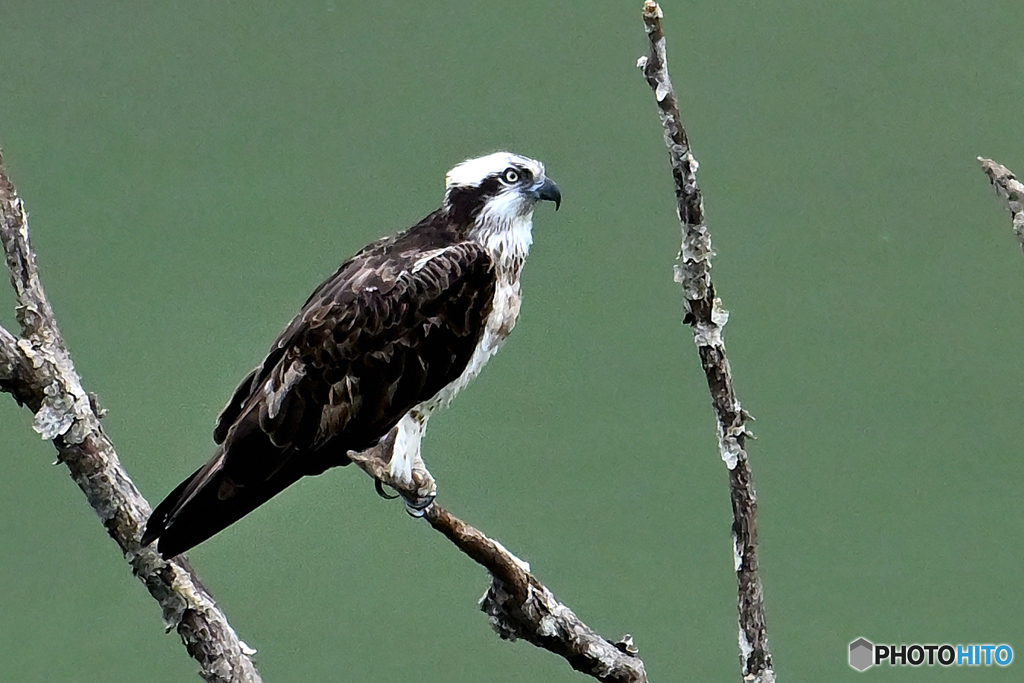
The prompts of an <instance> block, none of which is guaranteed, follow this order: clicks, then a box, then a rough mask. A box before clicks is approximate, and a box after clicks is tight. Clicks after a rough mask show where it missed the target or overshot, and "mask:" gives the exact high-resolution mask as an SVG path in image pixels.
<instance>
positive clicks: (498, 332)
mask: <svg viewBox="0 0 1024 683" xmlns="http://www.w3.org/2000/svg"><path fill="white" fill-rule="evenodd" d="M519 304H520V296H519V282H518V280H516V281H513V280H512V278H510V277H499V278H498V281H497V283H496V285H495V290H494V300H493V302H492V304H491V313H490V315H488V316H487V322H486V323H485V324H484V333H483V337H481V339H480V343H479V344H477V347H476V349H475V350H474V351H473V355H472V357H471V358H470V359H469V363H468V364H467V365H466V369H465V370H463V371H462V374H461V375H459V377H458V379H456V380H455V381H454V382H451V383H450V384H448V385H447V386H446V387H444V388H443V389H441V391H439V392H437V393H436V394H435V395H434V396H433V398H430V399H428V400H426V401H424V402H422V403H420V404H419V405H417V406H416V407H415V408H413V409H412V410H410V411H409V412H408V413H406V414H405V416H404V417H403V418H402V419H401V420H400V421H399V422H398V425H396V427H395V430H396V432H395V446H394V450H393V452H392V456H391V463H390V468H391V475H392V476H393V477H395V478H397V479H398V480H399V481H403V482H411V481H413V479H412V472H413V470H414V469H416V467H421V468H423V469H424V471H426V469H425V468H424V467H423V460H422V458H421V457H420V440H421V439H422V438H423V435H424V433H425V432H426V430H427V419H428V418H429V417H430V414H431V413H432V412H434V410H436V409H437V408H440V407H442V406H447V405H448V404H449V403H450V402H451V400H452V399H453V398H455V395H456V394H458V393H459V392H460V391H461V390H462V388H463V387H464V386H466V385H467V384H469V382H470V380H472V379H473V378H474V377H476V376H477V375H478V374H479V373H480V370H482V369H483V367H484V365H486V364H487V361H489V360H490V359H491V356H493V355H494V354H495V353H497V352H498V349H500V348H501V346H502V344H504V343H505V340H506V339H507V338H508V335H509V333H510V332H511V331H512V328H513V327H515V324H516V320H517V319H518V318H519Z"/></svg>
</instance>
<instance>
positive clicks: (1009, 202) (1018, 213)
mask: <svg viewBox="0 0 1024 683" xmlns="http://www.w3.org/2000/svg"><path fill="white" fill-rule="evenodd" d="M978 162H979V163H981V170H983V171H984V172H985V174H986V175H987V176H988V179H989V180H990V181H991V182H992V186H993V187H994V188H996V194H998V195H999V196H1000V197H1002V199H1003V201H1005V202H1006V206H1007V208H1008V209H1010V215H1011V217H1012V220H1013V232H1014V234H1015V235H1017V240H1018V241H1019V242H1020V246H1021V249H1024V184H1022V183H1021V182H1020V181H1019V180H1017V177H1016V176H1015V175H1013V173H1012V172H1011V171H1010V169H1008V168H1006V167H1005V166H1003V165H1001V164H997V163H996V162H994V161H992V160H991V159H986V158H985V157H978Z"/></svg>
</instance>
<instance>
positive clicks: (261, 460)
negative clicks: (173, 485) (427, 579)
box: [143, 233, 495, 557]
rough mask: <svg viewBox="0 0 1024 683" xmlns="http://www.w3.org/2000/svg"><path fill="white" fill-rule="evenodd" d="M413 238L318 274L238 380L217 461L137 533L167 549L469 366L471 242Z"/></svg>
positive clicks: (209, 531)
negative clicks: (318, 281) (259, 359)
mask: <svg viewBox="0 0 1024 683" xmlns="http://www.w3.org/2000/svg"><path fill="white" fill-rule="evenodd" d="M430 247H431V245H429V244H427V245H424V244H416V243H415V242H413V241H412V237H410V233H405V234H404V235H402V236H399V237H397V238H389V239H387V240H382V241H380V242H378V243H375V244H373V245H370V246H369V247H367V248H366V249H364V250H363V251H362V252H360V253H359V254H357V255H356V256H355V257H353V258H352V259H351V260H349V261H347V262H346V263H344V264H343V265H342V266H341V268H339V269H338V271H337V272H336V273H335V274H334V275H333V276H331V277H330V278H329V279H328V280H326V281H325V282H324V283H323V284H322V285H320V287H318V288H317V290H316V291H315V292H314V293H313V294H312V295H311V296H310V298H309V299H308V300H307V301H306V304H305V306H303V308H302V310H301V311H300V313H299V314H298V315H297V316H296V317H295V319H294V320H292V322H291V323H290V324H289V325H288V327H287V328H286V329H285V331H284V332H283V333H282V334H281V336H280V337H279V338H278V339H277V341H276V342H275V343H274V344H273V346H272V347H271V349H270V352H269V354H268V355H267V357H266V359H265V360H264V361H263V363H261V364H260V365H259V367H257V368H256V369H255V370H253V371H252V372H251V373H250V374H249V375H248V376H247V377H246V378H245V379H244V380H243V381H242V383H241V384H240V385H239V387H238V389H237V390H236V391H235V393H234V395H233V396H232V398H231V400H230V401H229V402H228V404H227V406H226V407H225V408H224V410H223V412H222V413H221V415H220V418H219V419H218V422H217V426H216V429H215V431H214V441H215V442H216V443H217V444H218V448H217V450H216V452H215V453H214V455H213V457H212V458H211V459H210V460H209V462H207V463H206V464H205V465H204V466H203V467H201V468H200V469H199V470H197V471H196V472H195V473H194V474H193V475H192V476H191V477H189V479H187V480H186V481H184V482H182V484H181V485H179V486H178V488H177V489H175V491H173V492H172V493H171V494H170V495H169V496H168V497H167V498H166V499H165V500H164V501H163V502H162V503H161V504H160V505H159V506H158V507H157V509H156V510H155V511H154V513H153V515H152V516H151V517H150V520H149V523H148V525H147V527H146V533H145V535H144V537H143V541H144V542H150V541H152V540H155V539H157V538H159V539H160V546H159V547H160V552H161V553H162V554H163V555H164V556H168V557H169V556H172V555H176V554H178V553H180V552H183V551H184V550H187V549H188V548H190V547H192V546H193V545H195V544H196V543H199V542H201V541H203V540H205V539H206V538H209V537H210V536H212V535H213V534H214V533H216V532H217V531H220V530H221V529H223V528H224V527H226V526H227V525H229V524H231V523H232V522H234V521H236V520H237V519H239V518H241V517H242V516H244V515H245V514H247V513H249V512H250V511H252V510H253V509H255V508H256V507H258V506H259V505H261V504H262V503H264V502H265V501H266V500H268V499H269V498H271V497H272V496H274V495H276V494H277V493H279V492H280V491H281V490H283V489H284V488H285V487H287V486H288V485H290V484H291V483H293V482H294V481H296V480H297V479H299V478H300V477H301V476H303V475H307V474H319V473H320V472H322V471H324V470H325V469H327V468H328V467H332V466H335V465H344V464H347V463H348V462H349V460H348V457H347V455H346V454H347V453H348V452H349V451H350V450H355V451H359V450H364V449H366V448H369V447H370V446H372V445H374V444H375V443H376V442H377V441H378V440H379V439H380V438H381V437H383V436H384V435H386V434H387V433H388V431H389V430H390V429H391V428H392V427H393V426H394V425H395V424H397V423H398V421H399V420H400V419H401V418H402V416H403V415H405V413H406V412H408V411H409V409H410V408H412V407H414V406H415V405H417V404H418V403H420V402H422V401H425V400H427V399H429V398H431V397H432V396H434V395H435V394H436V393H437V392H438V391H440V390H441V389H442V388H443V387H444V386H446V385H447V384H448V383H450V382H452V381H453V380H455V379H456V378H458V376H459V375H460V374H462V372H463V370H464V369H465V368H466V365H467V363H468V361H469V359H470V357H471V356H472V354H473V350H474V349H475V347H476V345H477V343H478V342H479V340H480V336H481V334H482V331H483V327H484V321H485V320H486V318H487V315H488V314H489V312H490V306H491V300H492V299H493V295H494V280H495V275H494V264H493V262H492V261H491V259H490V256H489V255H488V254H487V253H486V252H485V251H484V250H483V249H482V248H480V247H479V246H477V245H475V244H471V243H457V244H454V245H449V246H439V247H433V248H430Z"/></svg>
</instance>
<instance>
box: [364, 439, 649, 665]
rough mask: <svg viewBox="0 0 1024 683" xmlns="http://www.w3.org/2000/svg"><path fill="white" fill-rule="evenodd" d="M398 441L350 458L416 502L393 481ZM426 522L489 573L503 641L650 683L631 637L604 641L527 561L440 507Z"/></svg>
mask: <svg viewBox="0 0 1024 683" xmlns="http://www.w3.org/2000/svg"><path fill="white" fill-rule="evenodd" d="M394 439H395V431H394V430H392V432H391V433H390V434H389V435H388V437H387V438H386V439H385V440H384V441H383V442H382V443H381V444H380V445H379V446H376V447H374V448H371V449H370V450H368V451H364V452H362V453H356V452H349V457H350V458H351V459H352V461H353V462H354V463H356V464H357V465H358V466H359V467H361V468H362V469H363V471H364V472H366V473H367V474H369V475H370V476H371V477H373V478H374V479H375V480H376V481H377V482H380V483H381V484H384V485H385V486H388V487H390V488H393V489H394V490H396V491H398V492H399V493H402V494H403V495H405V496H406V497H408V498H416V497H417V496H418V493H417V490H416V484H412V485H404V486H403V484H402V483H401V482H398V481H396V480H395V479H393V478H392V477H391V473H390V469H389V467H388V463H389V462H390V460H391V452H392V449H393V447H394ZM423 517H424V519H426V520H427V522H428V523H429V524H430V526H432V527H434V529H436V530H437V531H440V532H441V533H442V534H444V536H445V538H447V539H448V540H449V541H451V542H452V543H454V544H455V546H456V547H457V548H458V549H459V550H461V551H462V552H463V553H465V554H466V555H468V556H469V557H470V558H471V559H472V560H474V561H475V562H477V563H478V564H479V565H481V566H482V567H483V568H484V569H486V570H487V571H488V572H489V573H490V575H491V585H490V587H489V588H488V589H487V592H486V593H485V594H484V596H483V597H482V598H481V599H480V609H481V610H483V611H484V612H485V613H486V614H487V616H488V617H490V620H491V628H493V629H494V631H495V632H496V633H497V634H498V635H499V636H500V637H501V638H503V639H505V640H516V639H518V638H522V639H524V640H526V641H529V642H530V643H533V644H534V645H536V646H537V647H539V648H543V649H545V650H548V651H549V652H553V653H555V654H556V655H558V656H560V657H563V658H564V659H565V660H566V661H567V662H569V665H570V666H571V667H572V668H574V669H576V670H577V671H580V672H582V673H585V674H587V675H589V676H593V677H594V678H596V679H597V680H599V681H608V683H646V681H647V673H646V671H645V670H644V663H643V662H642V661H641V660H640V658H639V657H637V656H636V655H637V649H636V646H635V645H634V644H633V638H632V637H631V636H630V635H629V634H626V635H625V636H623V637H622V639H621V640H619V641H618V642H615V643H613V642H611V641H609V640H606V639H604V638H602V637H601V636H600V635H598V634H597V633H595V632H594V631H593V630H592V629H591V628H590V627H589V626H587V625H586V624H584V623H583V622H582V621H580V619H579V617H577V616H576V615H575V614H574V613H573V611H572V610H571V609H569V608H568V607H566V606H565V605H564V604H563V603H561V602H559V601H558V599H557V598H555V596H554V595H553V594H552V593H551V591H550V590H548V589H547V587H545V586H544V584H542V583H541V582H540V581H538V580H537V579H536V578H535V577H534V576H533V574H531V573H530V566H529V565H528V564H527V563H526V562H524V561H522V560H520V559H519V558H518V557H516V556H515V555H513V554H512V553H510V552H509V551H508V550H506V549H505V547H504V546H503V545H501V543H499V542H497V541H495V540H493V539H490V538H488V537H487V536H485V535H484V534H483V533H481V532H480V531H478V530H477V529H475V528H473V527H471V526H470V525H469V524H466V523H465V522H463V521H462V520H460V519H459V518H457V517H455V516H454V515H452V514H451V513H449V512H448V511H447V510H445V509H443V508H442V507H441V506H440V505H438V504H437V503H434V504H432V505H430V507H428V508H427V509H426V510H425V511H424V515H423Z"/></svg>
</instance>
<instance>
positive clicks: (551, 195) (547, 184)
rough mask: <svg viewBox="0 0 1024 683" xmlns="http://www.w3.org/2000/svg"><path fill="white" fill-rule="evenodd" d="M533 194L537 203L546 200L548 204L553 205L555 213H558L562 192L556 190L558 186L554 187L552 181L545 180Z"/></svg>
mask: <svg viewBox="0 0 1024 683" xmlns="http://www.w3.org/2000/svg"><path fill="white" fill-rule="evenodd" d="M535 192H536V193H537V201H540V200H542V199H546V200H547V201H549V202H554V203H555V211H558V207H560V206H561V205H562V192H561V191H560V190H559V189H558V185H555V183H554V181H552V180H550V179H548V178H545V179H544V182H543V183H541V186H540V187H538V188H537V189H536V190H535Z"/></svg>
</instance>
